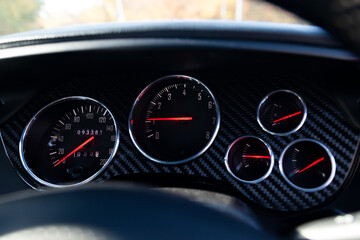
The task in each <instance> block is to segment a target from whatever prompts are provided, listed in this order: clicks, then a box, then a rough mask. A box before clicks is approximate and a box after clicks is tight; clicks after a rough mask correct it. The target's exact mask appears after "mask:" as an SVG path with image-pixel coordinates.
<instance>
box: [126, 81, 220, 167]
mask: <svg viewBox="0 0 360 240" xmlns="http://www.w3.org/2000/svg"><path fill="white" fill-rule="evenodd" d="M219 125H220V111H219V106H218V104H217V102H216V100H215V98H214V96H213V94H212V93H211V92H210V90H209V89H208V88H207V87H206V86H205V85H204V84H202V83H201V82H200V81H198V80H196V79H194V78H191V77H188V76H182V75H175V76H167V77H164V78H161V79H159V80H157V81H155V82H153V83H152V84H150V85H149V86H148V87H146V88H145V89H144V90H143V91H142V92H141V93H140V95H139V96H138V98H137V99H136V101H135V103H134V105H133V108H132V111H131V113H130V117H129V131H130V136H131V139H132V141H133V142H134V144H135V146H136V147H137V148H138V150H139V151H140V152H141V153H142V154H143V155H144V156H146V157H147V158H149V159H150V160H152V161H155V162H158V163H164V164H179V163H183V162H187V161H189V160H192V159H194V158H196V157H198V156H200V155H201V154H202V153H203V152H205V151H206V149H207V148H208V147H209V146H210V145H211V143H212V142H213V141H214V139H215V137H216V134H217V132H218V130H219Z"/></svg>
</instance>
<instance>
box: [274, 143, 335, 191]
mask: <svg viewBox="0 0 360 240" xmlns="http://www.w3.org/2000/svg"><path fill="white" fill-rule="evenodd" d="M279 167H280V172H281V174H282V175H283V177H284V178H285V180H286V181H287V182H288V183H289V184H290V185H291V186H293V187H294V188H296V189H298V190H302V191H305V192H315V191H319V190H322V189H324V188H325V187H327V186H328V185H329V184H330V183H331V181H332V180H333V178H334V176H335V170H336V163H335V159H334V157H333V155H332V154H331V152H330V150H329V149H328V148H327V147H325V146H324V145H323V144H322V143H320V142H318V141H315V140H312V139H300V140H297V141H294V142H292V143H291V144H290V145H288V146H287V147H286V148H285V149H284V151H283V152H282V154H281V156H280V161H279Z"/></svg>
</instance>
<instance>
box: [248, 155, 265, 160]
mask: <svg viewBox="0 0 360 240" xmlns="http://www.w3.org/2000/svg"><path fill="white" fill-rule="evenodd" d="M243 157H244V158H266V159H269V158H270V156H258V155H243Z"/></svg>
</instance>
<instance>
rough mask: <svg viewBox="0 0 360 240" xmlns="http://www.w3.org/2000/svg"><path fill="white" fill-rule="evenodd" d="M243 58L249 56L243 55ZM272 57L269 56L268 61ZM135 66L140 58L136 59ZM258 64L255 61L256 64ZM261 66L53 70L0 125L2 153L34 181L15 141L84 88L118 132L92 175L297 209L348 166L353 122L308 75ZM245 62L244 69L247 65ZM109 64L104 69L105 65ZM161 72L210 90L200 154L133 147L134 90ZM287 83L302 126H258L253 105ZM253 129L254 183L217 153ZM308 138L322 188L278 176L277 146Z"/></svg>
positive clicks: (332, 189) (319, 196) (324, 196)
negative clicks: (155, 154)
mask: <svg viewBox="0 0 360 240" xmlns="http://www.w3.org/2000/svg"><path fill="white" fill-rule="evenodd" d="M249 63H250V62H249ZM276 63H277V62H272V63H271V65H272V67H275V66H276V65H274V64H276ZM140 66H141V65H140ZM259 66H260V65H259ZM269 68H271V67H269V66H268V67H264V66H261V68H260V69H261V71H260V70H259V69H258V71H257V72H256V73H255V71H252V70H253V68H252V67H251V68H248V69H247V68H246V65H245V64H243V69H242V70H241V71H238V70H234V69H233V68H217V69H208V68H204V69H199V70H193V71H186V70H182V71H180V72H178V71H177V72H172V71H164V72H161V71H156V72H147V71H144V72H143V73H133V74H132V73H131V72H130V73H129V72H126V71H124V72H121V73H118V74H111V73H110V74H99V73H97V74H96V75H95V76H94V75H83V76H77V77H68V78H67V79H65V80H64V79H62V78H57V77H55V76H54V77H52V80H53V81H54V82H57V84H49V85H48V86H46V87H43V88H42V90H41V91H40V92H39V94H37V95H36V96H35V97H34V98H33V100H31V101H30V102H28V104H26V105H25V106H24V107H23V108H22V109H21V110H20V111H19V113H18V114H16V115H15V116H14V117H13V118H11V119H10V120H9V121H8V122H7V123H6V124H5V125H4V126H3V127H2V128H1V133H2V137H3V140H4V143H5V146H6V149H7V152H8V155H9V157H10V159H11V161H12V163H13V165H14V166H15V168H16V169H17V171H18V172H19V173H20V175H21V177H22V178H24V179H25V180H26V181H27V182H28V183H30V185H32V186H34V187H40V186H39V185H38V184H37V182H35V181H33V180H32V179H31V178H30V177H29V175H28V174H27V173H26V172H25V171H24V170H23V168H22V165H21V163H20V159H19V154H18V142H19V139H20V136H21V133H22V131H23V128H24V127H25V125H26V123H27V122H28V121H29V120H30V118H31V117H32V116H33V114H35V113H36V112H37V111H38V110H39V109H40V108H42V107H43V106H44V105H46V104H48V103H50V102H51V101H54V100H57V99H59V98H62V97H66V96H72V95H83V96H88V97H92V98H95V99H97V100H99V101H101V102H103V103H104V104H105V105H107V106H108V107H109V109H110V110H111V111H112V112H113V113H114V115H115V117H116V118H117V120H118V122H119V124H120V130H121V136H120V145H119V150H118V153H117V154H116V156H115V159H114V160H113V162H112V163H111V164H110V165H109V168H108V169H107V170H106V171H105V172H104V173H103V174H102V175H101V176H100V177H99V178H98V180H97V181H98V182H102V181H105V180H110V179H116V178H121V179H136V178H144V177H146V178H147V179H151V178H161V179H162V180H163V183H161V184H160V185H167V181H168V180H167V179H176V180H174V181H175V182H176V184H177V185H178V186H182V185H183V182H190V183H192V182H193V183H194V184H195V183H196V182H201V183H202V184H203V185H205V186H206V188H209V189H213V190H219V189H221V190H222V191H225V192H227V193H230V194H232V195H235V196H239V197H240V198H242V199H243V200H245V201H246V202H248V203H249V204H255V206H258V207H261V208H265V209H271V210H280V211H301V210H305V209H311V208H314V207H317V206H319V205H322V204H323V203H325V202H327V201H328V200H330V199H331V198H332V197H333V196H334V194H335V193H336V192H337V191H339V190H340V188H341V186H342V185H343V184H344V182H345V181H346V178H347V176H348V175H350V172H351V171H352V168H351V166H352V164H353V159H354V156H355V150H356V147H357V141H358V130H356V129H355V128H354V127H352V126H351V124H350V123H349V122H348V121H347V120H346V119H345V117H344V115H343V114H342V112H341V111H340V109H339V108H338V107H337V105H336V104H335V103H334V102H333V100H332V99H331V98H330V96H329V94H327V92H326V89H324V90H322V88H323V86H322V85H321V83H318V82H317V81H315V80H314V79H312V78H309V77H308V76H307V78H305V77H304V76H302V75H301V74H298V73H293V72H289V71H286V73H285V71H282V72H277V71H274V70H271V71H270V70H269ZM249 69H251V71H249ZM109 71H110V70H109ZM168 74H186V75H190V76H193V77H195V78H197V79H199V80H200V81H202V82H203V83H205V84H206V85H207V86H208V87H209V88H210V89H211V90H212V92H213V93H214V95H215V97H216V98H217V100H218V102H219V106H220V110H221V123H220V131H219V134H218V136H217V137H216V139H215V141H214V143H213V144H212V145H211V147H210V148H209V149H208V150H207V151H206V152H205V153H204V154H203V155H201V156H200V157H198V158H196V159H194V160H193V161H190V162H188V163H185V164H179V165H174V166H166V165H162V164H157V163H154V162H151V161H150V160H149V159H147V158H145V157H144V156H143V155H142V154H140V153H139V151H138V150H137V149H136V148H135V146H134V144H133V142H132V141H131V139H130V136H129V131H128V126H127V123H128V116H129V112H130V108H131V106H132V104H133V101H134V100H135V98H136V96H137V95H138V94H139V92H140V91H141V90H142V89H143V88H144V87H145V86H146V85H147V84H149V83H151V82H152V81H154V80H156V79H157V78H158V77H162V76H165V75H168ZM278 89H288V90H291V91H294V92H296V93H298V94H299V95H300V96H301V97H302V98H303V99H304V101H305V103H306V105H307V107H308V118H307V120H306V122H305V124H304V126H303V127H302V128H301V129H300V130H299V131H298V132H296V133H294V134H291V135H288V136H273V135H271V134H268V133H266V132H264V131H263V130H262V129H261V127H260V126H259V124H258V123H257V121H256V112H257V107H258V104H259V103H260V101H261V100H262V98H263V97H264V96H266V95H267V94H268V93H270V92H272V91H274V90H278ZM245 135H252V136H257V137H260V138H261V139H263V140H264V141H265V142H267V143H268V144H269V145H270V146H271V148H272V150H273V152H274V156H275V166H274V169H273V171H272V173H271V174H270V176H269V177H268V178H267V179H265V180H264V181H262V182H260V183H258V184H247V183H242V182H239V181H237V180H235V179H234V178H233V177H232V176H231V175H230V174H229V173H228V172H227V170H226V167H225V164H224V157H225V154H226V150H227V148H228V146H229V144H231V143H232V142H233V141H234V140H236V139H237V138H239V137H241V136H245ZM300 138H311V139H315V140H317V141H320V142H322V143H323V144H324V145H326V146H327V147H328V148H329V149H330V150H331V152H332V153H333V155H334V157H335V159H336V163H337V170H336V176H335V178H334V180H333V182H332V183H331V184H330V185H329V186H328V187H327V188H325V189H324V190H321V191H319V192H314V193H306V192H303V191H299V190H296V189H294V188H293V187H291V186H290V185H289V184H288V183H286V181H285V180H284V178H283V177H282V176H281V174H280V171H279V167H278V160H279V157H280V154H281V152H282V150H283V149H284V148H285V146H286V145H288V144H289V143H291V142H292V141H294V140H296V139H300Z"/></svg>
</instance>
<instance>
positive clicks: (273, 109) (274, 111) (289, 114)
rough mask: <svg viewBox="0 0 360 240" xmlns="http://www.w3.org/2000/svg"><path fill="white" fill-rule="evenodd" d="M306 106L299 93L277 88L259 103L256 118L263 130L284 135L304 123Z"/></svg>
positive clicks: (294, 130)
mask: <svg viewBox="0 0 360 240" xmlns="http://www.w3.org/2000/svg"><path fill="white" fill-rule="evenodd" d="M306 116H307V108H306V105H305V103H304V101H303V100H302V99H301V97H300V96H299V95H297V94H296V93H294V92H291V91H289V90H278V91H275V92H272V93H270V94H269V95H267V96H266V97H265V98H264V99H263V100H262V101H261V103H260V105H259V107H258V111H257V120H258V123H259V124H260V126H261V127H262V129H264V131H266V132H268V133H270V134H273V135H279V136H284V135H288V134H291V133H294V132H296V131H297V130H299V129H300V128H301V126H302V125H303V124H304V122H305V120H306Z"/></svg>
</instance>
